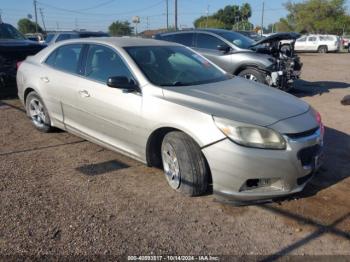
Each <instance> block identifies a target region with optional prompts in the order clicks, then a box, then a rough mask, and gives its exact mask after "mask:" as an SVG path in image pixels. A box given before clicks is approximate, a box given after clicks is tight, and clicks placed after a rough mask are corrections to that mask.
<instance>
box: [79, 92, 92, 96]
mask: <svg viewBox="0 0 350 262" xmlns="http://www.w3.org/2000/svg"><path fill="white" fill-rule="evenodd" d="M79 95H80V96H81V97H89V96H90V94H89V92H88V91H86V90H79Z"/></svg>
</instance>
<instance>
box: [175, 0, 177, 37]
mask: <svg viewBox="0 0 350 262" xmlns="http://www.w3.org/2000/svg"><path fill="white" fill-rule="evenodd" d="M175 31H177V0H175Z"/></svg>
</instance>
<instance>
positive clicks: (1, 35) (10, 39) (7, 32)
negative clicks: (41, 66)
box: [0, 22, 46, 98]
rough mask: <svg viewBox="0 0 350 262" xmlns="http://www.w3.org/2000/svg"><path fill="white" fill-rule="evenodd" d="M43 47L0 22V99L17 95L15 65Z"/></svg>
mask: <svg viewBox="0 0 350 262" xmlns="http://www.w3.org/2000/svg"><path fill="white" fill-rule="evenodd" d="M45 46H46V45H42V44H39V43H37V42H34V41H30V40H28V39H26V38H25V37H24V36H23V35H22V34H21V33H20V32H19V31H18V30H17V29H16V28H15V27H13V26H12V25H10V24H6V23H1V22H0V97H2V98H3V97H10V96H16V95H17V88H16V72H17V63H18V62H20V61H23V60H24V59H25V58H26V57H27V56H29V55H34V54H36V53H38V52H39V51H40V50H41V49H43V48H44V47H45Z"/></svg>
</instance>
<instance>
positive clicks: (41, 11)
mask: <svg viewBox="0 0 350 262" xmlns="http://www.w3.org/2000/svg"><path fill="white" fill-rule="evenodd" d="M39 11H40V14H41V21H42V22H43V26H44V30H45V32H46V26H45V21H44V11H43V9H42V8H39Z"/></svg>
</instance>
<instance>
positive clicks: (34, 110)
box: [26, 91, 53, 133]
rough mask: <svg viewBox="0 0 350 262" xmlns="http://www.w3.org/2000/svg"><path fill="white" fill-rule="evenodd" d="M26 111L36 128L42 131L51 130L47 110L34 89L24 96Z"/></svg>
mask: <svg viewBox="0 0 350 262" xmlns="http://www.w3.org/2000/svg"><path fill="white" fill-rule="evenodd" d="M26 111H27V115H28V116H29V117H30V118H31V120H32V123H33V125H34V126H35V128H36V129H38V130H39V131H41V132H44V133H48V132H50V131H52V130H53V127H51V119H50V116H49V112H48V111H47V109H46V107H45V105H44V103H43V101H42V99H41V98H40V96H39V95H38V94H37V93H36V92H35V91H32V92H30V93H29V94H28V96H27V98H26Z"/></svg>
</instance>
